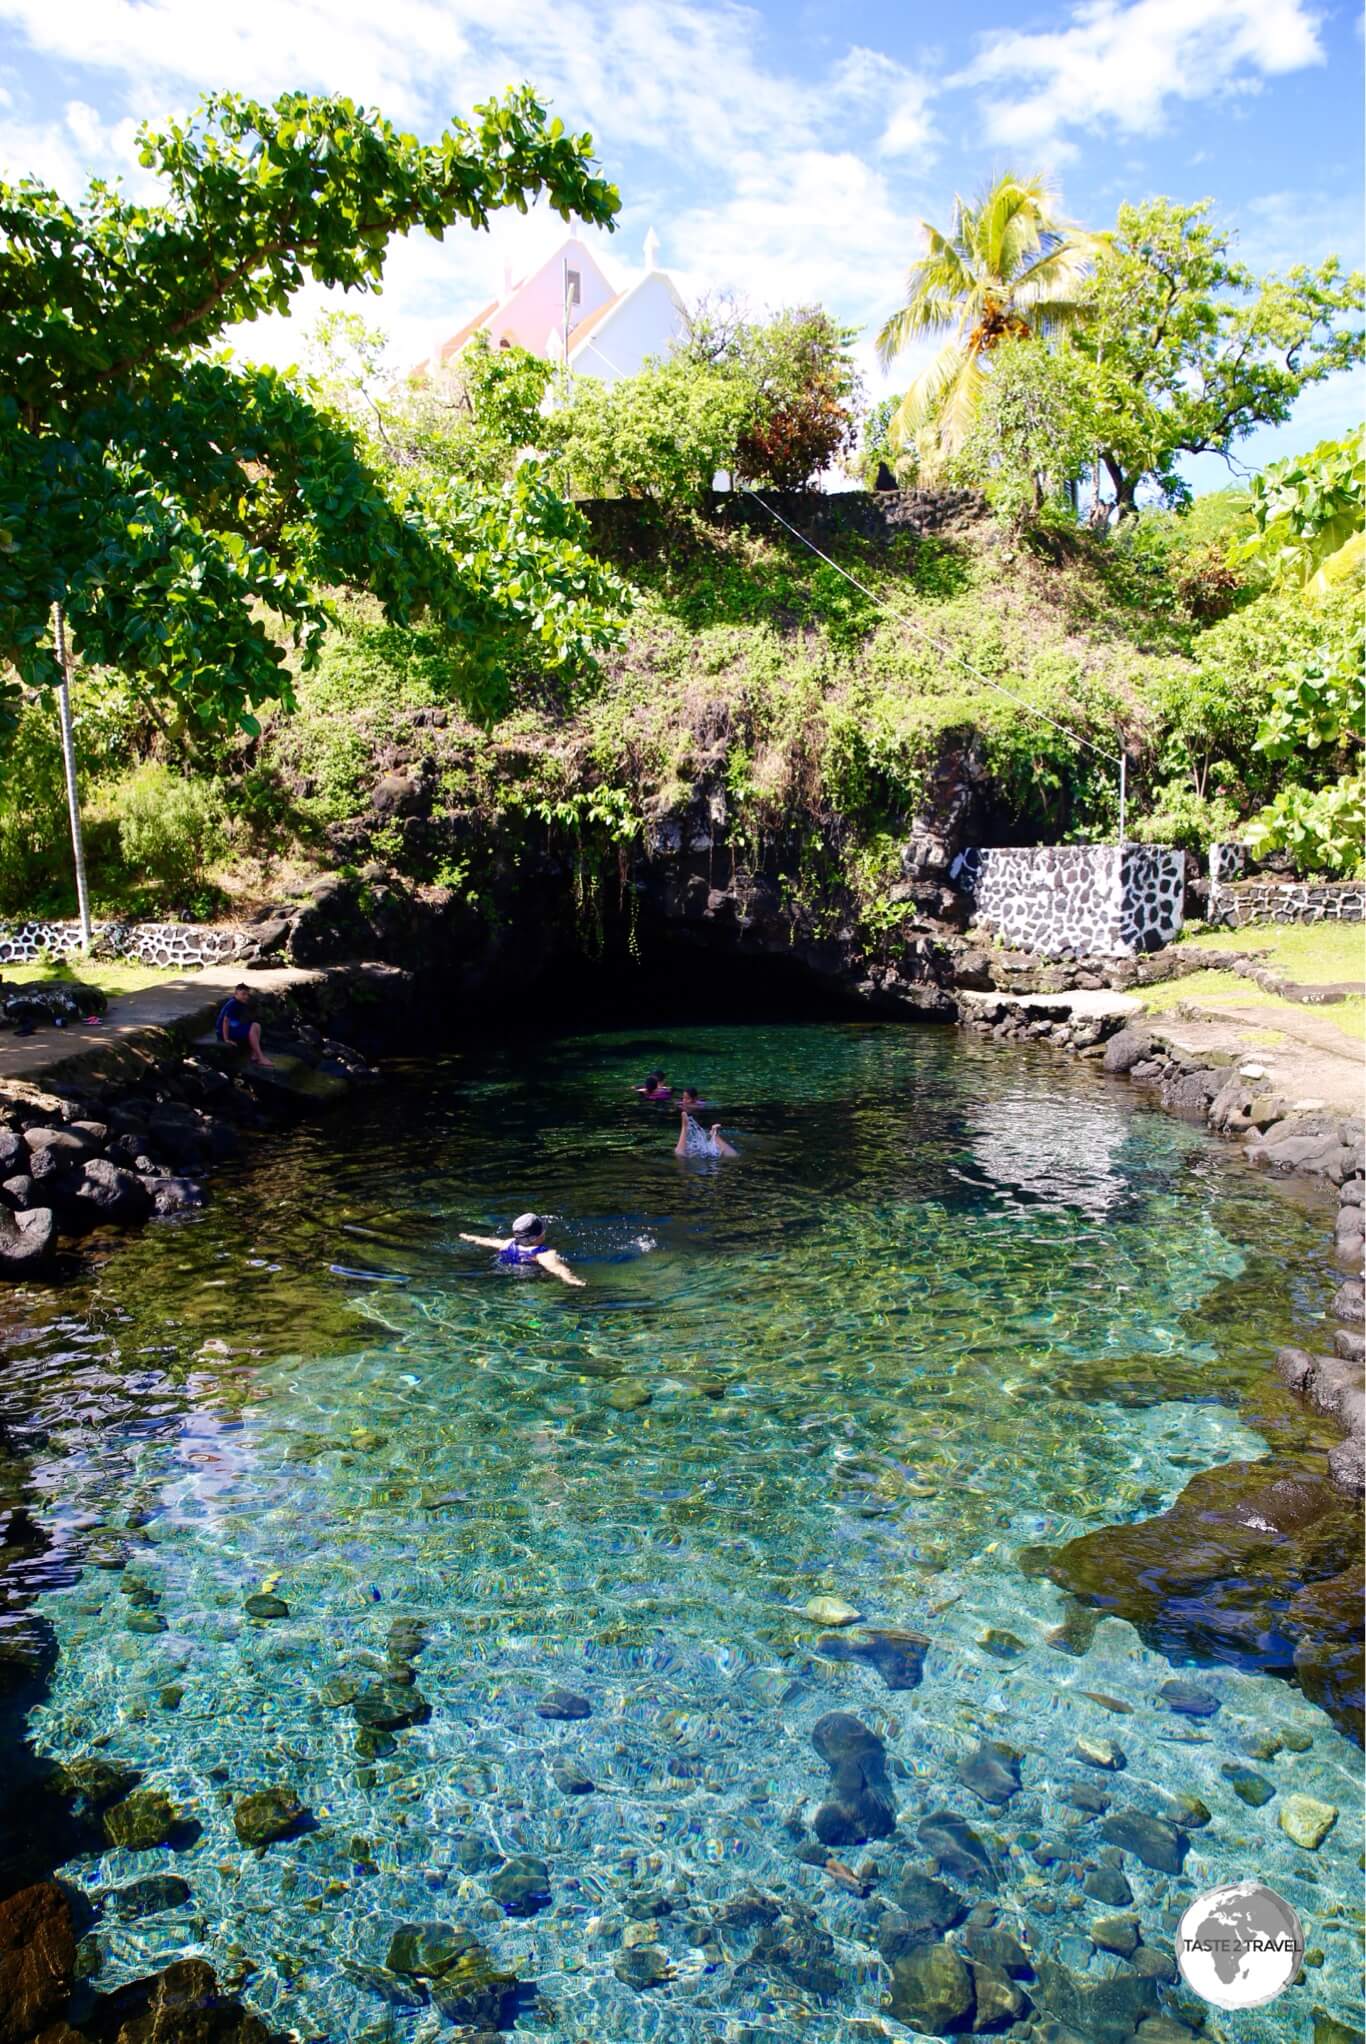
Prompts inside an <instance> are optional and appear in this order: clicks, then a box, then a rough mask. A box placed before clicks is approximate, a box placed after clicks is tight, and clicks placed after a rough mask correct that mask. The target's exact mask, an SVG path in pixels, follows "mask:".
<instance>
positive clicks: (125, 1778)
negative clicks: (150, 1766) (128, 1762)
mask: <svg viewBox="0 0 1366 2044" xmlns="http://www.w3.org/2000/svg"><path fill="white" fill-rule="evenodd" d="M140 1779H141V1777H140V1776H139V1774H138V1771H137V1769H136V1768H135V1767H122V1766H120V1765H119V1763H118V1762H117V1761H114V1760H104V1759H102V1758H101V1757H100V1756H99V1755H98V1754H83V1755H81V1756H80V1757H78V1758H77V1759H75V1760H64V1761H62V1762H61V1763H60V1764H59V1765H58V1766H57V1767H56V1768H55V1769H54V1770H53V1774H52V1786H53V1788H54V1789H56V1791H57V1793H58V1795H60V1796H68V1797H70V1799H71V1800H72V1801H73V1802H81V1803H84V1804H85V1806H86V1808H87V1809H91V1810H98V1809H100V1808H102V1807H103V1805H104V1804H105V1803H115V1802H117V1801H118V1800H119V1799H120V1797H122V1796H126V1795H127V1794H128V1793H129V1792H130V1790H132V1789H135V1788H136V1787H137V1785H138V1782H139V1780H140Z"/></svg>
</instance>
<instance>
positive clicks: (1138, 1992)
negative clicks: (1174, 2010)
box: [1034, 1953, 1158, 2044]
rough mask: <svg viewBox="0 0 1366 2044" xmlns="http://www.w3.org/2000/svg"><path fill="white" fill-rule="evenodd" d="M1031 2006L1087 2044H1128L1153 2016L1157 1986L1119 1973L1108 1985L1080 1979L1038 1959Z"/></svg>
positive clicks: (1047, 1960)
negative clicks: (1084, 2040)
mask: <svg viewBox="0 0 1366 2044" xmlns="http://www.w3.org/2000/svg"><path fill="white" fill-rule="evenodd" d="M1036 1970H1037V1974H1038V1981H1037V1985H1036V1986H1035V1988H1034V2001H1035V2003H1036V2004H1037V2006H1038V2007H1040V2008H1042V2009H1046V2010H1047V2012H1048V2014H1049V2015H1051V2016H1056V2017H1057V2019H1058V2021H1059V2022H1061V2023H1063V2024H1065V2025H1066V2026H1067V2027H1068V2029H1069V2030H1072V2031H1074V2032H1075V2033H1076V2035H1077V2037H1078V2038H1083V2037H1084V2038H1085V2039H1086V2044H1131V2040H1132V2038H1133V2034H1134V2032H1135V2030H1136V2029H1137V2028H1138V2025H1139V2024H1140V2023H1141V2022H1142V2021H1143V2019H1144V2018H1145V2017H1146V2016H1151V2015H1155V2014H1156V2012H1157V2005H1158V2004H1157V1984H1156V1982H1155V1981H1152V1980H1146V1979H1144V1978H1143V1977H1142V1975H1141V1974H1136V1973H1117V1974H1115V1975H1114V1976H1113V1978H1111V1979H1109V1980H1092V1979H1084V1978H1082V1977H1081V1976H1080V1975H1078V1974H1076V1973H1073V1972H1072V1971H1071V1970H1070V1968H1068V1967H1067V1966H1064V1965H1062V1964H1061V1962H1060V1961H1058V1960H1056V1959H1050V1958H1046V1957H1045V1956H1044V1955H1043V1954H1042V1953H1041V1954H1040V1956H1039V1960H1038V1966H1037V1969H1036Z"/></svg>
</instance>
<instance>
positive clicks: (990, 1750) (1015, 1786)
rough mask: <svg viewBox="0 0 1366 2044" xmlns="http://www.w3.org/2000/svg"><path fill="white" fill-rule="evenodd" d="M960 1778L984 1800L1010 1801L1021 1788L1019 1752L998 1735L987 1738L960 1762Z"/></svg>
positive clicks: (990, 1801) (992, 1801)
mask: <svg viewBox="0 0 1366 2044" xmlns="http://www.w3.org/2000/svg"><path fill="white" fill-rule="evenodd" d="M956 1772H957V1775H958V1779H959V1780H960V1781H961V1782H962V1784H963V1786H964V1788H968V1789H971V1790H972V1793H973V1794H974V1795H975V1796H976V1797H978V1799H979V1800H980V1801H981V1802H984V1803H992V1804H996V1805H1000V1804H1002V1803H1008V1802H1009V1801H1010V1799H1011V1797H1012V1796H1014V1795H1018V1794H1019V1789H1020V1755H1019V1754H1018V1753H1017V1752H1016V1751H1015V1748H1014V1747H1013V1746H1006V1745H1003V1744H1002V1743H1001V1741H1000V1740H999V1739H984V1740H983V1742H982V1744H981V1745H980V1746H979V1747H978V1748H977V1749H976V1751H975V1752H973V1753H969V1754H968V1755H967V1756H966V1757H965V1758H964V1759H962V1760H960V1761H959V1762H958V1766H957V1769H956Z"/></svg>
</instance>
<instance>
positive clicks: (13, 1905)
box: [0, 1881, 76, 2044]
mask: <svg viewBox="0 0 1366 2044" xmlns="http://www.w3.org/2000/svg"><path fill="white" fill-rule="evenodd" d="M75 1963H76V1938H75V1934H74V1932H73V1930H72V1927H71V1909H70V1906H69V1904H68V1902H67V1899H66V1896H65V1895H64V1894H63V1893H62V1891H61V1889H60V1888H59V1887H58V1886H57V1884H56V1882H55V1881H39V1882H37V1883H36V1885H35V1886H33V1887H30V1888H21V1889H20V1890H19V1891H18V1893H17V1894H14V1895H9V1896H7V1897H6V1898H5V1900H4V1901H3V1902H0V2044H22V2040H23V2039H26V2038H29V2037H33V2036H36V2035H37V2034H38V2032H39V2031H40V2030H41V2029H42V2028H43V2025H44V2024H45V2023H46V2022H47V2021H48V2019H49V2018H50V2017H52V2016H55V2015H56V2014H57V2011H58V2010H59V2009H61V2008H62V2007H63V2006H64V2005H65V2003H66V2000H67V1996H68V1995H69V1993H70V1991H71V1980H72V1971H73V1968H74V1966H75Z"/></svg>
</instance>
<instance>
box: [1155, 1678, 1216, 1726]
mask: <svg viewBox="0 0 1366 2044" xmlns="http://www.w3.org/2000/svg"><path fill="white" fill-rule="evenodd" d="M1157 1693H1158V1695H1159V1696H1160V1697H1161V1698H1162V1701H1163V1702H1164V1703H1165V1704H1166V1706H1167V1709H1168V1710H1174V1711H1177V1712H1179V1714H1180V1715H1181V1716H1182V1717H1188V1718H1211V1717H1213V1716H1214V1713H1215V1712H1216V1711H1217V1710H1218V1708H1219V1699H1218V1697H1217V1696H1216V1695H1215V1694H1214V1693H1213V1691H1212V1690H1209V1689H1202V1688H1201V1687H1200V1685H1199V1683H1198V1682H1182V1681H1179V1680H1176V1679H1175V1678H1173V1680H1172V1681H1170V1682H1164V1683H1163V1684H1162V1686H1161V1688H1160V1689H1159V1690H1158V1692H1157Z"/></svg>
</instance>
